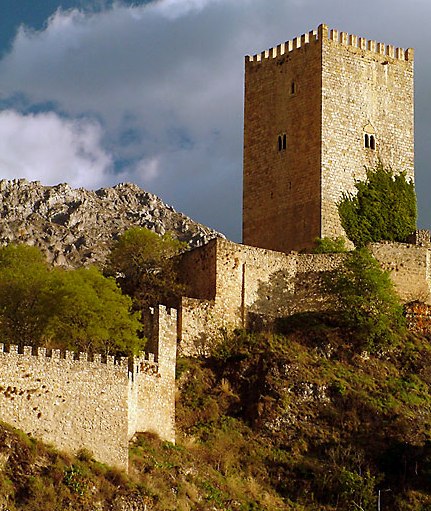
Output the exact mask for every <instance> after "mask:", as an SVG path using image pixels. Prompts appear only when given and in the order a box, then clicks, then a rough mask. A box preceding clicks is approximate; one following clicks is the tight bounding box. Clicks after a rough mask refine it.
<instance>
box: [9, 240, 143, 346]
mask: <svg viewBox="0 0 431 511" xmlns="http://www.w3.org/2000/svg"><path fill="white" fill-rule="evenodd" d="M131 307H132V301H131V299H130V298H129V297H127V296H125V295H123V294H122V293H121V290H120V288H119V287H118V286H117V285H116V283H115V281H114V279H108V278H105V277H104V276H103V275H102V274H101V273H100V271H99V270H97V269H96V268H89V269H79V270H71V271H65V270H61V269H58V268H50V267H49V266H48V264H47V262H46V260H45V259H44V257H43V255H42V254H41V252H40V251H39V250H38V249H37V248H35V247H29V246H26V245H9V246H7V247H1V248H0V341H1V342H3V343H10V344H17V345H19V346H23V345H31V346H46V347H49V348H63V349H64V348H68V349H71V350H81V351H92V352H98V353H110V354H124V355H126V354H130V353H134V352H136V351H138V350H139V349H140V348H141V347H142V345H143V341H142V340H141V339H140V337H139V335H138V332H139V329H140V327H141V324H140V322H139V314H137V313H132V312H131Z"/></svg>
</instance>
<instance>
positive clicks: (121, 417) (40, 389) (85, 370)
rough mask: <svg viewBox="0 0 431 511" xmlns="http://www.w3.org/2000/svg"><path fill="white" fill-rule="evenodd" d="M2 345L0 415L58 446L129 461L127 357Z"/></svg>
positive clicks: (105, 458) (117, 462)
mask: <svg viewBox="0 0 431 511" xmlns="http://www.w3.org/2000/svg"><path fill="white" fill-rule="evenodd" d="M1 348H2V349H0V386H1V392H0V410H1V412H0V413H1V420H3V421H5V422H8V423H10V424H12V425H13V426H15V427H17V428H20V429H22V430H24V431H25V432H26V433H30V434H31V435H33V436H35V437H36V438H39V439H43V440H44V441H45V442H48V443H52V444H54V445H55V446H56V447H58V448H59V449H64V450H67V451H76V450H78V449H80V448H86V449H89V450H90V451H92V452H93V453H94V455H95V456H96V457H97V458H98V459H100V460H101V461H104V462H106V463H109V464H112V465H116V466H119V467H123V468H125V467H127V459H128V440H129V436H128V385H129V382H128V367H127V359H126V360H125V361H122V363H120V364H114V360H113V359H112V358H110V359H109V360H108V363H101V361H100V358H99V360H95V361H94V362H90V361H87V360H85V356H84V357H82V358H83V359H82V360H74V359H73V353H71V352H66V353H65V354H63V356H65V358H61V354H60V353H59V352H58V351H54V352H53V356H51V357H47V356H45V350H42V349H39V353H36V354H35V355H32V354H31V348H29V349H28V348H27V349H26V350H25V353H22V354H21V353H18V352H17V347H16V346H10V348H9V353H5V352H4V351H3V347H2V346H1Z"/></svg>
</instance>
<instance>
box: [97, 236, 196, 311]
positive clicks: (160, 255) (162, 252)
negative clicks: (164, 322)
mask: <svg viewBox="0 0 431 511" xmlns="http://www.w3.org/2000/svg"><path fill="white" fill-rule="evenodd" d="M185 247H186V244H185V243H182V242H180V241H178V240H176V239H174V238H172V236H171V235H170V234H165V235H163V236H159V235H158V234H155V233H154V232H152V231H150V230H149V229H145V228H143V227H133V228H132V229H129V230H128V231H126V232H125V233H124V234H123V235H122V236H120V237H119V239H118V241H117V242H116V243H115V245H114V247H113V249H112V251H111V254H110V256H109V260H108V264H107V270H106V271H107V274H108V275H115V276H116V277H117V281H118V283H119V285H120V287H121V289H122V290H123V292H124V293H127V294H128V295H129V296H131V297H132V298H133V301H134V303H135V307H136V308H137V309H139V310H141V309H142V308H144V307H147V306H153V305H156V304H158V303H163V304H165V305H175V304H176V301H177V298H178V297H179V296H180V294H181V292H182V291H183V285H181V284H180V283H179V281H178V276H177V261H176V258H175V256H177V255H178V254H179V253H180V252H181V251H183V250H184V249H185Z"/></svg>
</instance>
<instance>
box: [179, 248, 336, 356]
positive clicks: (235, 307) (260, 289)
mask: <svg viewBox="0 0 431 511" xmlns="http://www.w3.org/2000/svg"><path fill="white" fill-rule="evenodd" d="M192 252H194V254H186V255H185V259H184V266H183V267H188V268H189V271H186V272H185V274H186V275H187V283H188V284H189V289H190V290H191V292H192V294H193V296H194V298H192V299H190V298H183V300H182V307H181V309H180V310H181V313H180V325H181V326H180V330H179V350H180V352H181V354H183V355H202V354H207V353H208V351H209V348H210V346H211V344H213V343H214V342H217V338H218V337H219V336H220V335H221V332H222V331H223V330H232V329H234V328H247V327H249V326H250V318H253V322H255V319H256V316H259V317H262V318H272V319H274V318H276V317H280V316H285V315H289V314H293V313H296V312H304V311H309V310H322V309H324V308H327V307H329V306H330V304H331V302H330V301H329V298H328V296H326V295H325V294H324V293H323V292H322V289H321V286H320V275H321V272H323V271H329V270H332V269H334V268H336V267H337V265H339V264H340V262H341V260H342V257H343V256H342V255H339V254H332V255H331V254H327V255H322V254H298V253H290V254H285V253H282V252H275V251H271V250H265V249H261V248H256V247H251V246H246V245H239V244H236V243H232V242H230V241H227V240H223V239H217V240H213V241H211V242H210V243H209V244H208V245H206V246H204V247H200V248H197V249H194V250H193V251H192ZM197 252H198V253H199V254H200V255H199V256H198V254H197ZM199 258H201V259H207V261H208V262H209V263H210V265H211V268H210V269H209V271H210V274H211V275H216V281H215V290H214V292H213V291H212V295H213V296H214V299H213V300H206V299H205V298H206V296H207V295H206V294H204V295H203V296H202V299H201V298H200V297H199V293H198V291H199V289H203V286H202V284H201V279H205V273H204V272H200V271H197V272H196V273H193V271H192V268H193V266H192V265H190V266H188V265H189V263H190V262H193V261H196V260H197V259H199Z"/></svg>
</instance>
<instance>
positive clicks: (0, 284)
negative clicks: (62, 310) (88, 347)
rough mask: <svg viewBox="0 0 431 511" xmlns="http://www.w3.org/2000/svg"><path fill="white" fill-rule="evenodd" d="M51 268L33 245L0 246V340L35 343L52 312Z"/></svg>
mask: <svg viewBox="0 0 431 511" xmlns="http://www.w3.org/2000/svg"><path fill="white" fill-rule="evenodd" d="M50 278H51V272H50V270H49V267H48V264H47V263H46V261H45V260H44V258H43V256H42V254H41V252H40V251H39V250H38V249H37V248H36V247H29V246H26V245H9V246H7V247H1V248H0V340H1V342H9V343H13V344H18V345H24V344H31V343H37V344H40V342H41V339H42V337H43V333H44V329H45V326H46V322H47V321H48V320H49V318H50V316H51V315H52V314H55V300H54V299H53V297H52V293H51V290H50V285H49V282H50Z"/></svg>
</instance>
